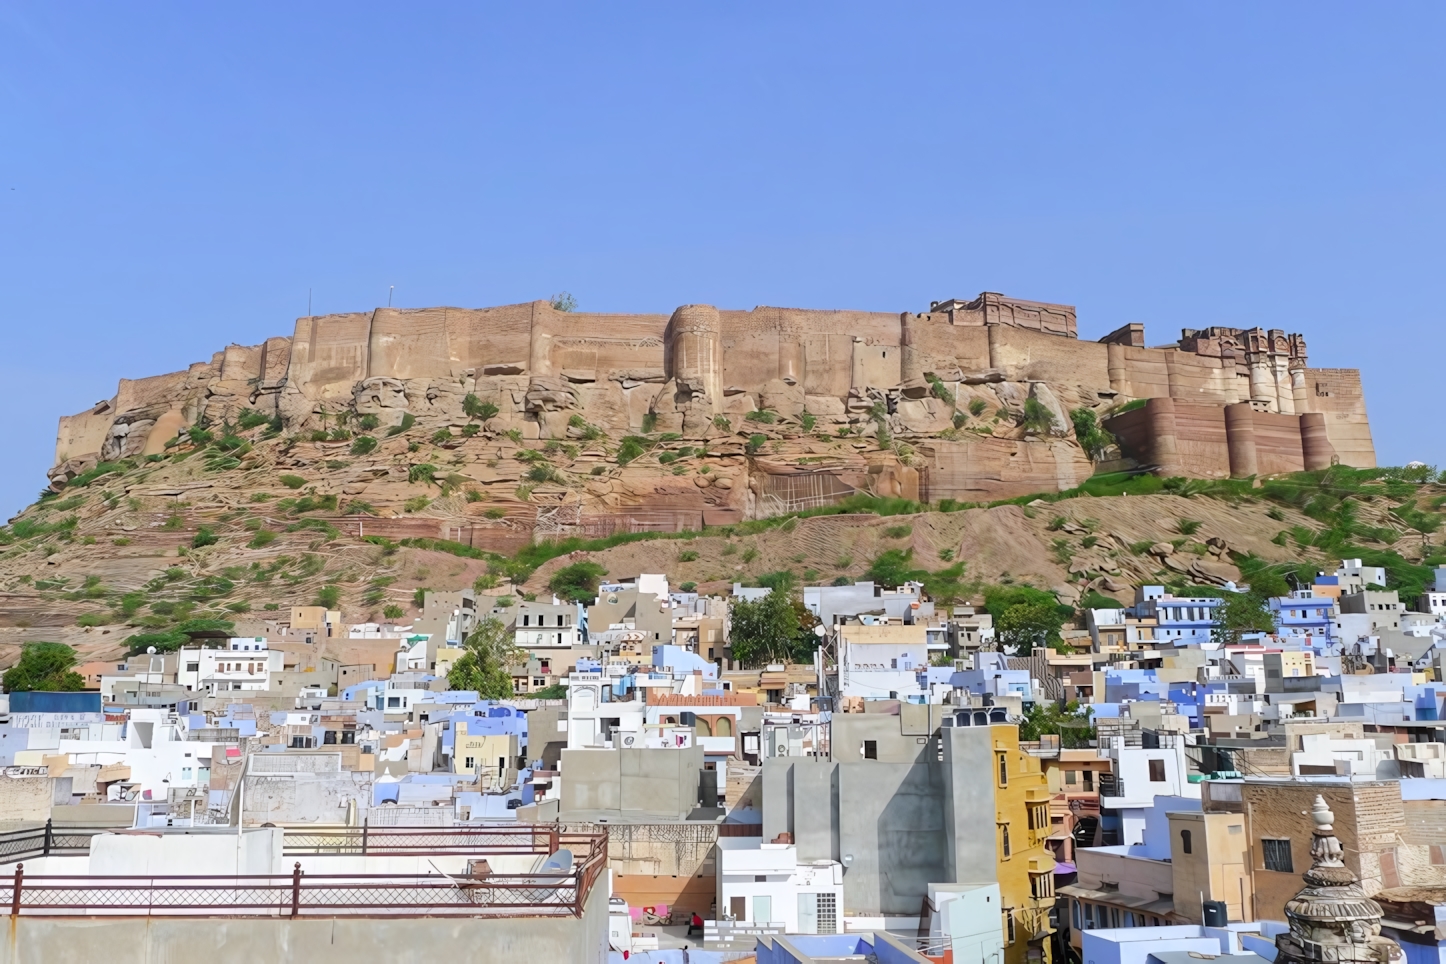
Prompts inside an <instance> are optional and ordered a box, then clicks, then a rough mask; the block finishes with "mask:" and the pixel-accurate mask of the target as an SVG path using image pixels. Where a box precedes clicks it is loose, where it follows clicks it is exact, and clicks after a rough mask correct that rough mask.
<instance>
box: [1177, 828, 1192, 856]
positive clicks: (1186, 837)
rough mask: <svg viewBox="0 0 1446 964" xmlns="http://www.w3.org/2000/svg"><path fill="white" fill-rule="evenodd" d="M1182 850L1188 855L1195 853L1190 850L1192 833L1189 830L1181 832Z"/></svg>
mask: <svg viewBox="0 0 1446 964" xmlns="http://www.w3.org/2000/svg"><path fill="white" fill-rule="evenodd" d="M1180 850H1181V851H1182V852H1183V853H1187V854H1188V853H1194V851H1192V850H1191V849H1190V831H1188V830H1181V831H1180Z"/></svg>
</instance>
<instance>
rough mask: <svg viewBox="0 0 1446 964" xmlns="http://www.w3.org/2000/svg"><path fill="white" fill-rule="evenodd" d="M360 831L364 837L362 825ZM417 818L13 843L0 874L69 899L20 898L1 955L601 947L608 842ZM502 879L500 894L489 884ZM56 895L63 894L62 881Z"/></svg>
mask: <svg viewBox="0 0 1446 964" xmlns="http://www.w3.org/2000/svg"><path fill="white" fill-rule="evenodd" d="M364 836H365V837H366V846H365V851H363V846H362V840H363V837H364ZM429 839H430V840H432V841H435V844H434V847H435V849H434V850H427V849H422V848H419V847H418V846H417V841H416V836H415V833H414V832H410V831H408V832H403V833H393V832H389V831H387V830H386V829H383V828H378V827H375V826H373V827H370V828H368V829H367V830H365V831H364V830H363V829H362V828H359V827H345V826H333V827H329V828H327V831H326V833H325V835H324V836H318V834H317V833H316V832H315V831H306V832H297V831H291V830H284V829H282V828H279V827H266V828H255V829H247V830H244V831H238V829H237V828H235V827H231V828H216V829H214V830H212V829H211V828H205V829H197V830H194V831H166V830H151V831H147V832H145V833H133V832H126V831H122V832H117V833H101V834H97V835H95V836H92V837H90V839H89V842H88V845H87V846H86V847H85V848H84V849H81V850H79V851H77V850H74V849H71V850H68V852H65V853H60V854H57V853H54V852H52V853H50V854H45V853H43V852H42V851H41V850H39V849H38V848H37V849H36V850H35V851H33V852H29V853H23V852H22V853H18V854H16V853H12V854H11V855H10V856H8V857H7V861H8V862H7V863H5V864H0V877H3V879H5V880H7V881H9V880H12V879H19V875H17V873H16V865H15V861H16V860H17V859H18V860H20V861H23V863H24V864H25V874H24V877H23V879H24V880H25V881H26V882H29V881H31V880H33V879H34V878H36V877H39V878H41V879H44V878H45V877H57V876H59V877H61V878H62V879H65V880H67V881H68V884H67V886H68V887H69V888H70V889H69V891H68V893H70V894H74V895H76V897H77V898H83V899H77V900H75V901H74V902H73V903H72V904H71V905H70V906H69V907H67V908H66V912H65V913H63V914H60V915H56V914H55V913H54V908H53V907H47V906H46V900H45V898H46V892H45V891H34V892H32V899H30V900H20V899H17V901H16V902H15V903H16V906H17V909H18V910H19V913H18V914H16V915H14V916H12V918H11V921H10V939H9V941H8V943H7V946H6V950H4V951H0V961H4V962H6V964H13V962H19V961H23V960H46V961H48V960H63V959H65V958H67V957H77V956H79V957H83V958H85V959H87V960H90V959H94V960H102V959H103V960H106V961H114V962H119V964H145V962H148V961H153V960H156V959H157V958H160V959H164V960H192V959H204V960H207V961H211V962H213V964H251V962H254V961H258V960H274V961H281V960H315V961H330V960H349V959H355V960H363V959H368V958H375V957H376V956H377V955H378V954H379V953H380V952H382V951H384V950H385V949H388V948H391V949H394V950H395V952H396V953H397V954H400V955H401V956H403V957H407V958H409V959H412V958H414V959H423V958H433V957H443V956H446V955H447V954H449V953H454V951H455V948H456V947H458V946H463V947H466V948H468V957H469V960H474V961H478V962H482V964H502V962H505V961H515V960H518V959H522V960H535V961H570V962H571V961H577V962H582V964H606V962H607V960H608V893H607V891H608V888H607V886H606V862H607V853H606V843H605V837H604V836H603V835H602V834H599V833H572V832H567V831H565V830H559V829H558V828H555V827H554V828H540V829H538V830H537V831H536V832H534V833H532V834H530V835H529V834H527V833H519V832H518V831H517V830H515V829H512V828H501V829H497V828H468V829H466V830H465V831H461V830H459V831H444V830H441V829H434V830H433V831H432V832H431V833H430V834H429ZM494 893H497V894H507V895H508V898H507V903H508V904H509V905H510V906H508V907H507V908H505V909H503V908H499V907H497V906H495V904H496V903H497V902H494V900H493V899H492V898H491V895H492V894H494ZM62 896H63V895H62Z"/></svg>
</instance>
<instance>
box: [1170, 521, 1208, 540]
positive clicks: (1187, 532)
mask: <svg viewBox="0 0 1446 964" xmlns="http://www.w3.org/2000/svg"><path fill="white" fill-rule="evenodd" d="M1204 524H1205V523H1203V522H1200V521H1198V520H1195V519H1177V520H1176V522H1175V531H1176V532H1178V533H1180V535H1182V536H1193V535H1194V534H1195V533H1197V532H1199V531H1200V527H1201V526H1203V525H1204Z"/></svg>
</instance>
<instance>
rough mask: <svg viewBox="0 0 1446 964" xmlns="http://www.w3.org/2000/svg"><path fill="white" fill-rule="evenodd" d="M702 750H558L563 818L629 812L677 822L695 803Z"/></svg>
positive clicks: (571, 818)
mask: <svg viewBox="0 0 1446 964" xmlns="http://www.w3.org/2000/svg"><path fill="white" fill-rule="evenodd" d="M702 770H703V748H702V747H700V746H691V747H685V748H682V749H676V750H673V749H638V750H563V751H562V804H561V812H562V819H563V820H587V819H592V818H595V817H596V816H599V815H602V816H607V815H609V814H617V815H619V816H620V815H621V814H623V813H633V814H638V815H646V816H653V817H660V818H664V819H674V820H677V819H682V818H683V817H686V816H687V815H688V814H689V813H691V812H692V811H693V809H694V808H695V807H696V806H697V805H698V803H697V801H698V788H699V783H700V780H701V773H702Z"/></svg>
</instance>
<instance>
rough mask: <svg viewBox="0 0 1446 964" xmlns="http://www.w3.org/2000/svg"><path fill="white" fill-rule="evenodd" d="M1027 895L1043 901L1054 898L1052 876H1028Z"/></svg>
mask: <svg viewBox="0 0 1446 964" xmlns="http://www.w3.org/2000/svg"><path fill="white" fill-rule="evenodd" d="M1029 894H1030V896H1031V897H1034V898H1037V899H1040V900H1043V899H1044V898H1047V897H1053V896H1054V874H1030V875H1029Z"/></svg>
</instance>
